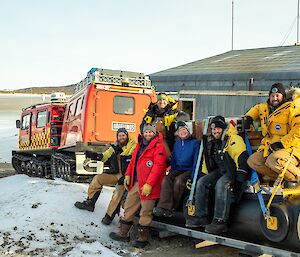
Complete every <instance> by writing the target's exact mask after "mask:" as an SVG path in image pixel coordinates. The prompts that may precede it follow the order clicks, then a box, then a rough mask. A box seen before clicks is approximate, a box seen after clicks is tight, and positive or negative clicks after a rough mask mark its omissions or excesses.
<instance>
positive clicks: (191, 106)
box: [179, 98, 196, 120]
mask: <svg viewBox="0 0 300 257" xmlns="http://www.w3.org/2000/svg"><path fill="white" fill-rule="evenodd" d="M179 109H180V110H181V111H184V112H185V113H187V114H188V115H189V117H190V120H195V118H196V113H195V110H196V101H195V99H194V98H179Z"/></svg>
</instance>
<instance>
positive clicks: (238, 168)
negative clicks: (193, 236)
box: [186, 116, 250, 234]
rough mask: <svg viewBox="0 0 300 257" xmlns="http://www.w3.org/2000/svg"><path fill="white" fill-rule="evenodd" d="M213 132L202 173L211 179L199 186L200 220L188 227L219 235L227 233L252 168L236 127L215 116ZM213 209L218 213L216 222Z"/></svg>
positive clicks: (190, 221)
mask: <svg viewBox="0 0 300 257" xmlns="http://www.w3.org/2000/svg"><path fill="white" fill-rule="evenodd" d="M210 128H211V136H209V137H206V136H204V139H205V140H203V143H204V152H203V156H204V161H203V165H202V173H205V174H207V175H204V176H203V175H202V176H201V177H200V179H199V180H198V182H197V185H196V194H195V206H196V216H195V217H189V218H187V220H186V226H187V227H202V226H203V227H205V231H206V232H207V233H213V234H218V233H222V232H226V231H227V226H228V225H227V223H228V220H229V217H230V208H231V205H232V204H233V203H237V202H238V201H239V199H240V198H241V194H242V193H243V189H244V185H245V184H246V181H247V179H248V177H249V174H250V168H249V166H248V165H247V159H248V153H247V150H246V145H245V143H244V140H243V138H242V137H240V136H239V135H237V130H236V129H235V128H234V127H233V125H232V124H231V123H228V124H227V123H226V121H225V118H224V117H222V116H215V117H214V118H212V119H211V122H210ZM212 196H214V201H213V199H211V197H212ZM211 203H214V206H210V204H211ZM211 207H213V208H211ZM210 209H213V210H214V212H213V218H212V220H211V217H210V216H209V210H210Z"/></svg>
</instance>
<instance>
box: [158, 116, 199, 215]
mask: <svg viewBox="0 0 300 257" xmlns="http://www.w3.org/2000/svg"><path fill="white" fill-rule="evenodd" d="M176 133H177V135H178V139H177V140H176V141H175V144H174V147H173V152H172V156H171V170H170V172H169V173H168V175H167V176H165V178H164V180H163V182H162V190H161V193H160V199H159V202H158V204H157V207H156V208H154V210H153V214H154V215H155V216H158V217H168V218H169V217H173V216H174V210H176V209H177V208H178V207H181V206H182V200H183V199H182V197H183V196H184V193H185V192H186V191H187V188H186V183H187V181H188V180H189V179H190V180H191V179H192V178H193V174H194V172H195V168H196V164H197V159H198V152H199V142H198V141H197V139H195V138H193V137H192V135H191V132H190V128H189V127H188V126H187V124H186V123H185V122H183V121H178V122H177V123H176Z"/></svg>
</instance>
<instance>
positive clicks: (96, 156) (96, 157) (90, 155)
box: [85, 150, 103, 161]
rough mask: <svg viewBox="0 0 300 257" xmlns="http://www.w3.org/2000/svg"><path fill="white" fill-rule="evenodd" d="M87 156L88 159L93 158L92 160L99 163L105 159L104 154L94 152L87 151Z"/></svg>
mask: <svg viewBox="0 0 300 257" xmlns="http://www.w3.org/2000/svg"><path fill="white" fill-rule="evenodd" d="M85 156H86V158H91V159H92V160H97V161H101V160H102V158H103V154H102V153H95V152H92V151H89V150H87V151H86V152H85Z"/></svg>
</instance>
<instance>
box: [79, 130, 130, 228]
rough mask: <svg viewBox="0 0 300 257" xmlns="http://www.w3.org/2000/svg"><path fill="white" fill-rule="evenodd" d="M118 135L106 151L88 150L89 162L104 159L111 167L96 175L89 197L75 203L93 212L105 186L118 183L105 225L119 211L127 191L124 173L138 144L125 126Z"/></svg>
mask: <svg viewBox="0 0 300 257" xmlns="http://www.w3.org/2000/svg"><path fill="white" fill-rule="evenodd" d="M116 136H117V140H116V142H115V143H113V144H111V145H110V147H109V148H108V149H107V150H106V151H105V152H103V153H97V152H93V151H86V158H87V160H88V162H87V163H89V162H90V160H91V159H92V160H97V161H102V162H104V163H108V164H109V169H105V170H104V172H103V173H102V174H98V175H96V176H94V178H93V180H92V182H91V183H90V185H89V188H88V197H87V199H86V200H85V201H83V202H79V201H78V202H76V203H75V204H74V205H75V207H77V208H78V209H82V210H87V211H91V212H93V211H94V209H95V204H96V202H97V200H98V198H99V196H100V193H101V191H102V188H103V186H106V185H107V186H111V185H116V184H117V186H116V189H115V191H114V193H113V196H112V198H111V201H110V203H109V205H108V208H107V211H106V214H105V216H104V217H103V219H102V221H101V222H102V223H103V224H104V225H109V224H110V223H111V222H112V220H113V219H114V217H115V215H116V214H117V213H119V210H120V206H121V201H122V198H123V195H124V193H125V188H124V185H123V181H124V174H125V171H126V169H127V166H128V164H129V161H130V159H131V155H132V152H133V151H134V149H135V146H136V143H135V141H134V139H132V138H130V137H129V134H128V131H127V130H126V129H125V128H119V129H118V131H117V133H116ZM87 163H85V166H87Z"/></svg>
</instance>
